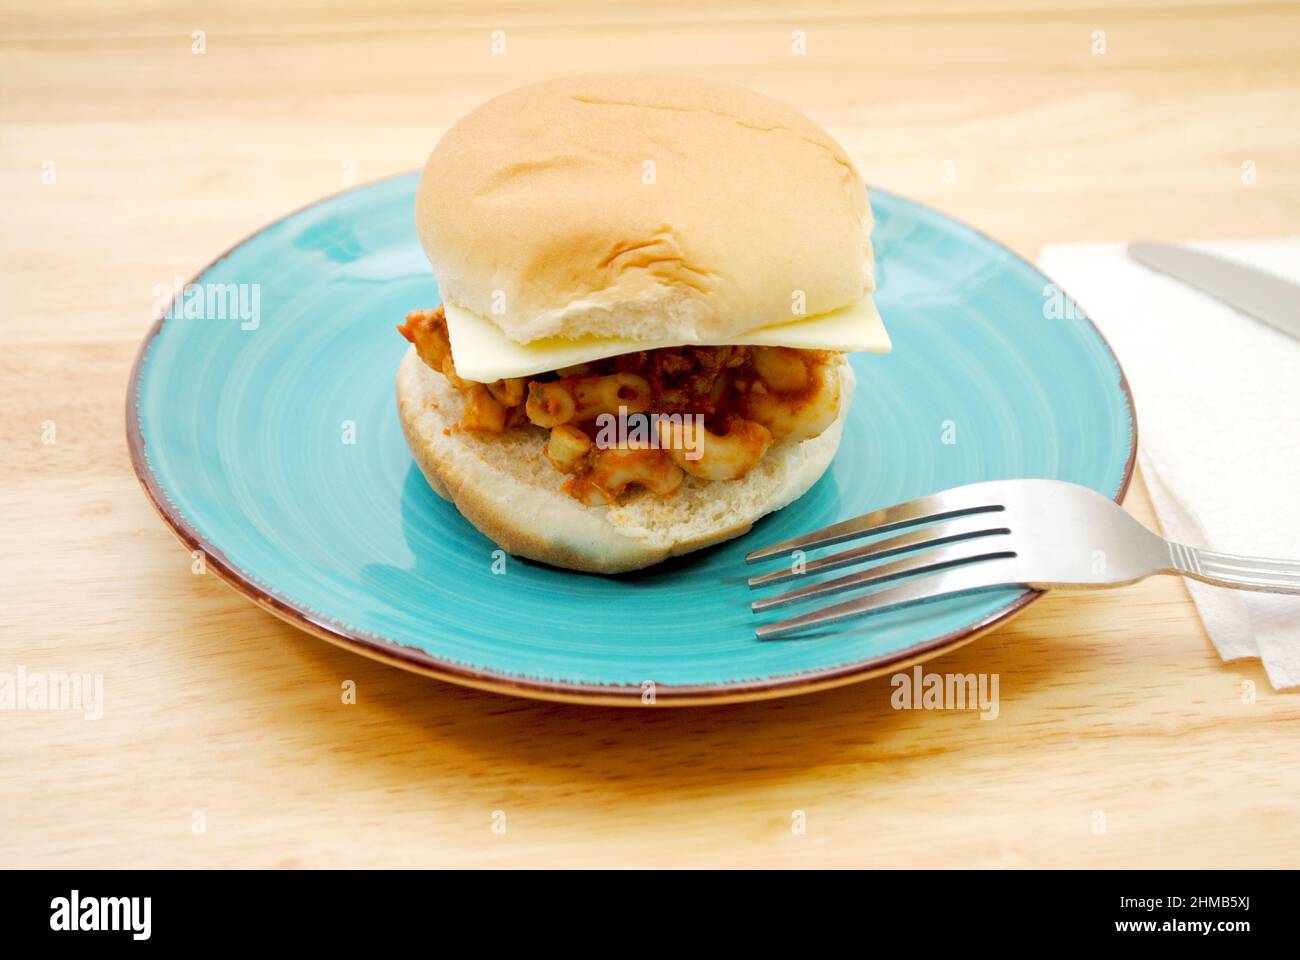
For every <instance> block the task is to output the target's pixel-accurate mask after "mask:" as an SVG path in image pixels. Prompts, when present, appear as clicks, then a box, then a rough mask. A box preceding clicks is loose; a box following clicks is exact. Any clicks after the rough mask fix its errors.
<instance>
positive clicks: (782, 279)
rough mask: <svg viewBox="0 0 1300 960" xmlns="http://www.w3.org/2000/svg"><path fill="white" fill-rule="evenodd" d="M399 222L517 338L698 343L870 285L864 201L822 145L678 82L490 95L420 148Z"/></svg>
mask: <svg viewBox="0 0 1300 960" xmlns="http://www.w3.org/2000/svg"><path fill="white" fill-rule="evenodd" d="M415 217H416V225H417V226H418V228H419V231H420V240H421V242H422V243H423V245H424V249H425V252H426V253H427V254H428V256H429V260H430V262H431V263H432V264H433V269H434V273H435V274H436V275H437V277H438V282H439V285H440V287H441V290H442V296H443V299H444V300H445V301H449V302H451V303H454V304H457V305H459V306H461V307H464V308H466V309H468V310H472V311H474V312H475V313H478V314H480V315H482V316H484V317H488V318H490V319H491V320H493V321H494V322H495V323H496V324H497V325H498V326H499V327H500V328H501V331H502V332H503V333H504V334H505V335H506V336H508V337H509V338H511V339H512V340H515V341H518V342H520V343H527V342H529V341H531V340H536V339H539V338H541V337H552V336H560V337H580V336H583V335H586V334H597V335H601V336H619V337H627V338H630V339H636V340H650V341H670V342H676V343H707V342H717V341H720V340H726V339H728V338H730V337H733V336H736V335H738V334H741V333H745V332H748V331H750V330H754V329H757V328H758V327H763V326H767V325H769V324H773V323H784V322H787V321H789V320H792V319H797V317H798V316H800V315H806V316H816V315H817V314H821V313H826V312H829V311H831V310H835V309H837V308H839V307H842V306H845V305H847V304H849V303H852V302H853V301H855V300H859V299H861V298H862V297H863V296H864V295H865V294H866V293H868V292H869V291H871V290H872V289H873V288H874V285H875V284H874V278H873V272H872V264H871V240H870V230H871V208H870V206H869V205H868V204H867V196H866V190H865V188H864V187H863V184H862V178H861V177H860V176H859V175H858V172H857V170H856V169H855V168H854V166H853V163H852V162H851V161H850V160H849V158H848V156H847V155H846V154H845V153H844V150H843V149H841V147H840V145H839V144H838V143H836V142H835V141H834V140H832V139H831V137H830V136H829V135H828V134H827V133H826V131H824V130H822V128H821V127H819V126H817V124H815V123H813V122H812V121H811V120H809V119H808V118H807V117H805V116H804V115H803V114H801V113H799V112H798V111H796V110H792V109H791V108H790V107H787V106H785V105H784V104H781V103H778V102H777V101H775V100H771V99H769V98H767V97H765V96H762V95H761V94H758V93H754V92H753V91H751V90H746V89H744V88H743V87H737V86H732V85H730V84H725V83H718V82H715V81H711V80H701V79H697V78H693V77H681V76H660V75H653V74H608V75H595V76H579V77H565V78H563V79H559V80H551V81H547V82H545V83H538V84H534V85H532V86H527V87H522V88H520V89H518V90H512V91H511V92H509V93H506V94H503V95H502V96H499V97H497V98H496V99H494V100H489V101H488V102H487V103H485V104H483V105H482V106H480V107H479V108H478V109H476V110H474V111H473V112H471V113H469V114H468V115H467V116H465V117H464V118H463V119H462V120H461V121H460V122H459V123H457V124H456V125H455V126H453V127H452V128H451V129H450V130H449V131H447V134H446V135H445V136H444V137H443V138H442V140H441V141H440V142H439V144H438V146H437V147H436V148H435V149H434V151H433V154H432V155H431V156H430V157H429V161H428V163H426V164H425V167H424V174H423V176H421V178H420V188H419V193H418V195H417V197H416V203H415ZM800 293H802V298H800Z"/></svg>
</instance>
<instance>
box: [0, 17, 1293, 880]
mask: <svg viewBox="0 0 1300 960" xmlns="http://www.w3.org/2000/svg"><path fill="white" fill-rule="evenodd" d="M216 6H217V5H215V4H214V5H213V7H214V8H215V7H216ZM310 6H311V7H314V10H313V11H312V12H311V13H307V12H306V11H307V8H308V5H307V4H292V5H286V7H289V8H291V9H286V10H280V9H277V7H276V5H272V4H265V3H262V2H255V0H238V2H233V3H223V4H221V5H220V7H221V9H220V11H218V10H216V9H213V10H210V11H209V10H204V9H203V5H200V4H192V5H191V4H185V3H180V4H169V5H166V6H165V7H164V6H163V5H160V4H139V5H137V6H136V7H135V8H134V9H131V8H129V7H128V8H127V9H125V11H122V9H121V8H122V5H119V4H111V5H109V4H98V3H93V2H90V0H80V2H72V3H60V4H57V5H56V4H49V3H22V4H15V3H12V2H6V3H5V4H4V8H3V13H2V14H0V16H2V17H3V30H2V39H0V89H2V95H0V116H2V117H3V126H0V178H3V185H4V194H3V196H4V207H5V210H4V239H3V254H4V255H3V258H0V278H2V279H3V289H4V291H5V301H6V303H5V309H4V311H3V320H2V323H3V327H2V328H0V338H2V339H0V367H2V368H3V371H4V381H3V391H0V411H2V413H3V415H2V416H0V436H3V439H4V448H3V449H4V451H5V453H4V456H3V459H0V499H2V501H3V513H2V519H0V524H3V540H4V559H3V571H2V576H0V580H2V582H3V584H4V586H3V590H4V599H3V606H2V607H0V626H2V627H3V636H4V638H5V643H4V650H5V655H4V657H3V662H2V663H0V671H9V672H12V671H14V670H16V668H17V667H18V666H19V665H22V666H25V667H26V668H27V669H28V670H29V671H49V670H59V671H89V672H98V673H102V674H103V676H104V682H105V697H106V711H105V715H104V717H103V718H102V719H100V720H97V721H87V720H85V719H83V718H82V717H81V716H80V715H79V714H72V713H66V712H33V711H7V712H3V713H0V758H3V768H4V773H5V775H4V776H3V777H0V866H11V865H33V866H34V865H93V866H111V865H186V866H198V865H217V866H231V865H239V864H243V865H256V866H329V865H391V866H414V865H505V864H515V865H556V864H568V865H676V864H699V865H719V866H720V865H782V864H790V865H832V864H833V865H845V866H849V865H861V866H898V865H921V866H931V865H934V866H949V865H963V866H966V865H978V866H990V865H992V866H999V865H1006V866H1031V865H1032V866H1065V865H1088V866H1099V865H1175V866H1185V865H1216V866H1221V865H1274V866H1282V865H1291V866H1294V865H1296V864H1297V862H1300V819H1298V818H1297V816H1296V814H1297V807H1298V803H1300V801H1298V799H1297V798H1300V766H1298V765H1297V764H1296V762H1295V758H1296V742H1297V734H1298V733H1300V699H1297V698H1296V697H1295V696H1288V695H1284V694H1279V693H1276V692H1274V691H1273V690H1272V689H1271V688H1270V686H1269V684H1268V682H1267V680H1266V679H1265V677H1264V674H1263V672H1262V670H1261V668H1260V667H1259V665H1258V664H1257V663H1255V662H1242V663H1233V664H1224V663H1222V662H1220V660H1219V658H1218V656H1217V655H1216V654H1215V652H1214V650H1213V649H1212V648H1211V646H1210V645H1209V643H1208V641H1207V639H1206V636H1205V633H1204V631H1203V630H1202V628H1201V625H1200V623H1199V621H1198V620H1197V618H1196V615H1195V613H1194V611H1193V608H1192V606H1191V604H1190V603H1189V601H1188V598H1187V594H1186V592H1185V591H1184V589H1183V586H1182V585H1181V583H1180V582H1179V581H1177V580H1173V579H1159V580H1154V581H1151V582H1148V583H1146V584H1143V585H1141V586H1138V587H1134V588H1131V589H1127V590H1122V591H1117V592H1106V593H1096V594H1092V595H1087V596H1072V597H1068V598H1067V597H1064V596H1057V597H1049V598H1048V599H1046V600H1044V601H1042V602H1040V603H1038V604H1036V605H1035V606H1033V607H1032V608H1031V609H1030V610H1029V611H1028V612H1027V613H1026V614H1025V615H1024V616H1022V617H1021V618H1019V619H1018V620H1016V621H1014V622H1013V623H1012V624H1011V625H1009V626H1008V627H1006V628H1005V629H1002V630H1000V631H998V632H997V633H994V634H992V635H990V636H988V637H986V638H985V639H983V640H981V641H979V642H977V643H975V644H972V645H970V646H967V647H965V648H964V649H962V650H960V651H959V652H957V653H954V654H952V655H950V656H948V657H945V658H943V659H941V660H940V661H937V662H936V663H934V664H933V665H932V666H933V668H934V669H940V670H945V671H962V672H967V671H971V672H986V673H998V674H999V675H1000V677H1001V716H1000V718H999V719H998V720H996V721H981V720H980V719H979V717H978V715H977V714H975V713H962V712H919V711H918V712H910V711H895V710H893V709H891V707H890V703H889V697H890V694H891V692H892V688H891V687H890V685H889V682H888V681H887V680H885V679H880V680H873V681H869V682H866V683H862V684H858V685H853V686H850V687H846V688H842V689H839V690H835V691H831V692H828V693H823V694H817V695H813V696H807V697H802V698H795V699H791V700H785V701H776V702H769V703H755V704H749V705H741V706H732V707H720V708H714V709H696V710H684V711H680V712H670V711H652V712H634V711H625V710H617V709H587V708H580V707H572V706H559V705H551V704H545V703H537V702H530V701H524V700H512V699H507V698H504V697H500V696H497V695H492V694H485V693H479V692H475V691H471V690H466V689H460V688H457V687H453V686H449V685H444V684H441V683H437V682H434V681H430V680H426V679H422V678H420V677H418V676H413V675H409V674H405V673H402V672H399V671H397V670H393V669H389V668H386V667H382V666H379V665H377V664H375V663H372V662H370V661H367V660H365V659H362V658H360V657H356V656H353V655H350V654H348V653H345V652H343V651H341V650H338V649H335V648H334V647H332V646H330V645H328V644H325V643H322V642H320V641H319V640H315V639H312V638H311V637H308V636H306V635H304V634H301V633H298V632H297V631H295V630H294V629H292V628H290V627H288V626H286V625H284V624H283V623H281V622H279V621H278V620H276V619H274V618H273V617H271V616H269V615H268V614H266V613H263V612H261V611H260V610H258V609H257V608H255V607H254V606H253V605H252V604H251V603H249V602H248V601H246V600H245V599H243V598H242V597H240V596H238V595H236V594H235V593H234V592H233V591H231V590H230V589H228V588H227V587H225V586H224V585H222V583H221V582H220V581H218V580H217V578H216V577H213V576H194V575H192V574H191V572H190V558H189V556H188V555H187V554H186V553H185V552H184V551H183V550H182V549H181V548H180V547H179V546H178V544H177V543H176V541H175V540H174V539H173V538H172V536H171V534H170V533H169V532H168V531H167V530H166V529H165V528H164V526H163V524H162V523H161V522H160V521H159V520H158V518H157V517H156V516H155V515H154V513H153V511H152V509H151V508H150V506H149V505H148V504H147V503H146V501H145V498H144V497H143V496H142V494H141V492H140V490H139V489H138V487H137V485H136V480H135V478H134V476H133V475H132V472H131V468H130V464H129V462H128V458H127V453H126V449H125V447H124V441H123V423H122V420H123V416H122V404H123V392H124V389H125V385H126V378H127V372H128V369H129V367H130V364H131V361H132V358H133V356H134V354H135V350H136V347H137V343H138V341H139V339H140V338H141V336H142V335H143V334H144V332H145V330H146V329H147V327H148V324H149V312H150V306H151V303H152V300H153V296H152V293H151V291H152V289H153V287H154V285H155V284H159V283H170V282H171V281H172V278H173V277H174V276H177V275H181V276H185V277H188V276H190V275H192V274H193V273H195V272H196V271H197V270H198V269H199V268H200V267H201V266H203V265H204V264H205V263H206V262H207V261H208V260H209V259H210V258H212V257H213V256H214V255H215V254H216V253H218V252H219V251H221V250H223V249H225V248H226V247H228V246H230V245H231V244H232V243H234V242H235V241H237V240H239V239H240V238H242V237H244V236H245V235H247V234H249V233H250V232H252V231H254V230H256V229H257V228H258V227H259V226H260V225H262V224H263V223H265V222H266V221H268V220H270V219H272V218H274V217H276V216H278V215H280V214H281V213H283V212H285V211H288V210H291V209H293V208H295V207H298V206H300V205H302V204H305V203H308V202H310V201H312V200H313V199H315V198H317V197H319V196H321V195H323V194H327V193H331V192H334V191H336V190H339V189H341V188H342V187H344V186H346V185H347V184H348V183H350V182H353V181H354V180H355V181H357V182H360V181H364V180H368V179H371V178H374V177H379V176H383V175H385V174H389V173H393V172H395V171H400V170H405V169H408V168H412V167H416V166H418V165H419V164H421V163H422V161H423V160H424V157H425V156H426V154H427V153H428V151H429V150H430V148H431V147H432V146H433V144H434V142H435V141H436V140H437V138H438V137H439V135H440V134H441V132H442V131H443V129H444V128H445V127H446V126H447V125H448V124H449V123H450V122H451V121H453V120H454V119H455V118H456V117H458V116H459V115H460V114H461V113H463V112H464V111H466V110H468V109H469V108H471V107H472V106H474V105H475V104H477V103H479V102H480V101H481V100H483V99H484V98H486V97H487V96H489V95H491V94H494V93H496V92H499V91H502V90H505V89H507V88H509V87H512V86H515V85H517V84H519V83H521V82H525V81H529V80H533V79H536V78H542V77H546V76H550V75H552V74H555V73H557V72H560V71H566V70H576V69H593V70H594V69H616V68H629V67H640V68H659V69H669V70H684V71H694V72H698V73H701V74H706V75H709V76H714V77H719V78H723V79H729V80H734V81H739V82H742V83H746V84H749V85H752V86H754V87H756V88H758V89H760V90H763V91H765V92H768V93H770V94H773V95H775V96H777V97H779V98H781V99H783V100H786V101H788V102H789V103H792V104H795V105H797V106H798V107H800V108H801V109H803V110H805V111H806V112H807V113H809V114H810V115H811V116H813V117H814V118H815V119H817V120H818V121H820V122H821V123H822V124H823V125H825V126H826V127H827V128H828V129H829V130H830V131H831V132H832V133H834V134H835V135H836V136H837V137H839V138H840V140H841V141H842V142H843V143H844V144H845V146H846V147H847V149H848V150H849V152H850V153H851V154H852V155H853V157H854V158H855V160H856V162H857V163H858V165H859V167H860V168H861V169H862V171H863V172H864V174H865V176H866V177H867V179H868V180H869V181H870V182H872V183H878V184H881V185H883V186H887V187H889V188H891V189H893V190H896V191H899V192H901V193H904V194H908V195H911V196H914V197H916V198H918V199H922V200H925V201H928V202H930V203H933V204H936V205H938V206H940V207H942V208H944V209H946V210H948V211H950V212H951V213H953V214H955V215H957V216H959V217H961V218H963V219H966V220H968V221H970V222H971V223H974V224H977V225H979V226H980V227H981V228H983V229H984V230H986V231H988V232H989V233H991V234H993V235H994V236H997V237H999V238H1001V239H1002V240H1004V241H1006V242H1007V243H1009V244H1010V245H1011V246H1013V247H1014V248H1015V249H1017V250H1018V251H1020V252H1021V253H1023V254H1025V255H1026V256H1029V257H1033V256H1034V255H1035V253H1036V251H1037V249H1038V247H1039V245H1040V244H1041V243H1043V242H1045V241H1049V240H1055V241H1060V240H1084V239H1124V238H1132V237H1139V236H1142V237H1149V238H1170V239H1183V238H1210V237H1252V236H1270V235H1282V234H1288V233H1294V232H1295V229H1296V222H1297V215H1298V214H1300V122H1297V121H1298V119H1300V8H1297V7H1296V6H1295V5H1294V4H1284V3H1267V2H1264V3H1253V4H1249V5H1242V6H1235V7H1232V8H1230V9H1226V10H1224V9H1219V8H1218V7H1217V6H1213V7H1212V6H1211V5H1209V4H1206V5H1200V4H1198V3H1195V2H1193V3H1187V2H1181V3H1178V4H1168V5H1166V4H1158V3H1148V4H1139V5H1137V6H1136V7H1135V5H1134V4H1133V3H1130V2H1127V0H1115V2H1113V3H1105V4H1097V5H1096V6H1095V8H1094V9H1080V8H1079V7H1078V5H1072V7H1071V9H1069V10H1068V11H1064V12H1056V11H1055V9H1054V5H1053V4H1051V3H1046V2H1041V0H1003V2H999V3H993V2H991V0H988V2H982V0H964V2H961V0H953V2H939V0H922V2H906V3H905V2H903V0H895V2H890V3H881V4H872V5H870V8H868V7H867V5H857V4H850V3H843V2H833V0H823V2H816V0H811V2H805V3H800V4H797V5H794V6H793V7H792V8H791V10H790V11H789V12H784V13H783V12H780V11H779V10H778V9H777V8H776V6H775V5H773V4H769V3H759V2H757V0H736V2H727V3H718V4H716V5H712V6H711V5H709V4H702V3H698V2H694V0H663V2H660V3H657V4H649V5H647V4H644V3H634V4H628V5H626V6H621V7H619V6H613V5H609V4H601V5H592V6H591V7H590V8H588V7H587V6H585V5H582V4H578V3H547V4H543V3H519V2H514V3H510V4H503V5H500V6H499V7H498V6H495V5H493V4H490V3H473V4H471V3H467V2H447V3H441V4H438V5H436V7H435V8H433V9H431V10H429V11H425V10H422V9H420V8H418V7H417V6H416V5H414V4H412V5H410V6H409V8H408V7H407V6H406V5H404V4H388V5H384V6H383V8H382V10H381V12H374V13H372V12H367V8H368V6H369V5H366V4H357V5H356V6H355V9H353V8H352V6H351V5H348V4H344V3H341V2H318V3H315V4H311V5H310ZM1162 7H1164V8H1165V9H1161V8H1162ZM994 11H995V12H994ZM199 30H202V31H205V33H204V35H203V38H202V39H203V44H204V50H205V52H203V53H201V54H200V53H195V52H193V50H194V49H195V48H196V46H197V45H198V44H199V40H198V39H196V38H195V35H194V31H199ZM493 30H503V31H504V32H505V33H504V35H505V41H506V51H505V53H504V54H499V55H498V54H494V53H493V52H492V50H491V46H492V36H491V32H492V31H493ZM795 30H802V31H804V32H805V37H806V44H807V53H806V54H804V55H795V54H792V52H791V46H792V33H793V31H795ZM1098 31H1103V32H1104V38H1103V37H1102V34H1100V33H1098ZM1103 42H1104V52H1094V51H1095V50H1099V49H1101V46H1102V44H1103ZM1247 162H1250V163H1252V164H1253V165H1254V170H1255V172H1256V182H1254V183H1253V184H1245V183H1243V177H1242V172H1243V164H1245V163H1247ZM1247 179H1249V178H1247ZM49 422H53V425H54V431H55V434H54V436H55V439H56V442H54V443H52V444H51V443H45V442H43V438H46V435H47V434H48V431H49ZM1128 506H1129V507H1130V509H1132V510H1133V512H1134V513H1136V514H1137V515H1138V516H1139V517H1140V518H1142V519H1143V520H1145V521H1148V522H1150V521H1151V520H1152V517H1151V512H1150V508H1149V504H1148V500H1147V497H1146V495H1145V492H1144V490H1143V488H1142V485H1141V483H1140V482H1138V483H1137V484H1136V486H1135V488H1134V490H1133V492H1132V493H1131V495H1130V497H1129V501H1128ZM345 680H354V681H355V682H356V685H357V703H356V705H354V706H345V705H343V704H342V703H341V702H340V684H341V683H342V682H343V681H345ZM1252 690H1253V693H1254V696H1253V697H1252V696H1250V695H1249V694H1250V692H1251V691H1252ZM494 811H502V812H504V814H505V824H506V830H505V832H504V833H501V832H499V831H498V832H494V831H493V829H492V828H493V824H494ZM796 811H803V814H804V817H805V818H806V832H804V833H798V832H796V831H794V830H792V829H791V826H792V817H796V816H797V815H796V813H795V812H796ZM1099 811H1100V813H1099ZM1103 818H1104V831H1103V830H1101V829H1099V828H1100V827H1101V826H1102V825H1103ZM495 822H497V823H500V822H501V821H500V817H499V815H498V816H497V819H496V821H495Z"/></svg>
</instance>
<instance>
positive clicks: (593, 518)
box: [397, 347, 855, 573]
mask: <svg viewBox="0 0 1300 960" xmlns="http://www.w3.org/2000/svg"><path fill="white" fill-rule="evenodd" d="M839 371H840V384H841V389H840V412H839V416H838V417H837V418H836V420H835V422H834V423H832V424H831V425H830V426H829V427H828V428H827V429H826V430H825V431H823V432H822V434H821V435H820V436H817V437H814V438H813V439H811V440H805V441H803V442H802V443H789V442H786V443H777V444H774V445H773V446H772V447H771V448H770V449H769V450H768V451H767V454H766V455H765V456H764V457H763V459H762V460H760V461H759V462H758V464H757V466H755V467H754V468H753V469H752V470H750V471H749V473H747V474H745V476H744V477H742V478H741V479H739V480H721V481H709V480H701V479H698V478H696V477H691V476H688V477H686V479H685V481H684V482H683V483H682V485H681V487H680V488H678V490H677V492H676V493H675V494H673V495H672V496H670V497H659V496H656V495H655V494H653V493H651V492H650V491H648V490H643V489H639V488H632V490H630V491H629V492H628V493H627V494H626V495H625V496H624V497H623V499H622V501H621V502H619V503H615V504H612V505H610V506H605V507H588V506H584V505H583V504H581V503H579V502H578V501H577V500H575V499H574V498H573V497H571V496H569V495H568V494H567V493H565V492H564V491H563V490H562V489H560V488H561V486H562V484H563V483H564V481H565V477H564V475H563V474H561V473H560V472H559V471H557V470H556V469H555V468H554V467H553V466H551V463H550V461H549V460H547V459H546V456H545V455H544V454H543V452H542V447H543V446H544V445H545V443H546V433H545V432H544V431H542V430H535V429H521V430H512V431H509V432H507V433H505V434H503V435H501V436H490V437H479V436H477V435H475V434H473V433H470V432H467V431H462V430H457V429H456V428H455V426H454V425H455V424H456V423H457V421H459V420H460V417H461V412H462V410H463V408H464V403H463V401H462V399H461V396H460V393H459V392H458V391H457V390H456V389H455V388H454V387H452V386H451V384H450V383H448V381H447V379H446V378H445V377H444V376H443V375H442V374H440V373H435V372H434V371H433V370H431V369H429V367H428V366H427V365H426V364H425V363H424V362H423V361H421V360H420V358H419V356H418V355H417V354H416V352H415V348H414V347H411V348H410V349H408V350H407V352H406V356H405V357H403V358H402V365H401V367H400V369H399V370H398V371H397V411H398V416H399V417H400V418H401V421H402V429H403V430H404V431H405V432H406V442H407V443H408V444H410V447H411V452H412V453H414V454H415V459H416V462H417V463H419V465H420V470H421V471H422V472H423V473H424V476H425V479H427V480H428V481H429V486H431V487H433V489H434V491H435V492H437V494H438V495H439V496H441V497H442V498H443V499H446V500H450V501H451V502H452V503H454V504H455V505H456V509H458V510H459V511H460V512H461V513H462V514H464V515H465V517H466V519H468V520H469V521H470V523H472V524H474V526H476V527H478V529H479V530H481V531H482V532H483V533H484V534H486V535H487V536H488V537H489V538H491V539H492V540H494V541H495V542H496V543H498V544H500V545H501V547H502V548H504V549H505V550H506V551H507V552H509V553H513V554H516V555H518V556H521V557H528V558H529V559H531V560H540V561H542V562H543V563H549V564H553V565H554V566H557V567H567V568H569V569H571V570H584V571H588V572H591V573H626V572H627V571H629V570H639V569H641V568H642V567H648V566H650V565H651V564H655V563H658V562H659V561H661V560H664V559H666V558H668V557H672V556H677V555H678V554H683V553H689V552H691V551H692V550H699V549H700V548H701V547H707V546H708V545H709V544H713V543H718V542H720V541H722V540H730V539H731V538H732V537H738V536H740V535H741V534H743V533H745V532H746V531H748V530H749V528H750V527H751V526H753V524H754V521H755V520H757V519H759V518H760V517H763V516H766V515H767V514H769V513H772V512H773V511H775V510H780V509H781V508H782V507H784V506H785V505H786V504H788V503H790V502H792V501H794V500H796V499H798V498H799V497H801V496H803V494H804V493H806V492H807V491H808V488H809V487H811V486H812V485H813V484H814V483H816V482H817V480H818V478H820V477H821V475H822V474H823V473H824V472H825V471H826V468H827V467H828V466H829V465H830V462H831V458H832V457H834V456H835V451H836V449H837V448H838V447H839V445H840V435H841V434H842V433H843V429H844V419H845V417H846V416H847V414H848V410H849V404H850V402H851V400H852V398H853V387H854V384H855V380H854V377H853V370H852V368H851V367H850V366H849V365H848V363H846V362H843V361H841V362H840V364H839Z"/></svg>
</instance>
